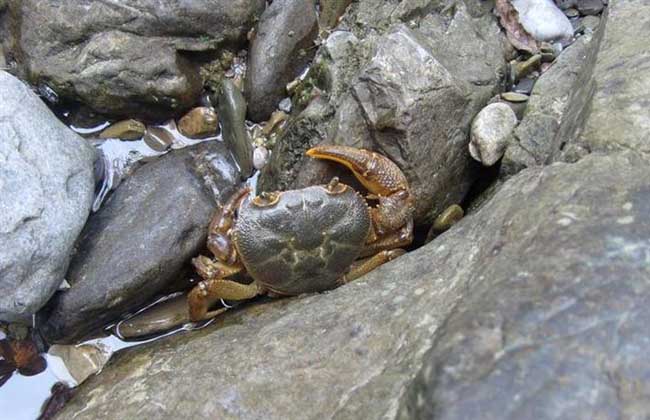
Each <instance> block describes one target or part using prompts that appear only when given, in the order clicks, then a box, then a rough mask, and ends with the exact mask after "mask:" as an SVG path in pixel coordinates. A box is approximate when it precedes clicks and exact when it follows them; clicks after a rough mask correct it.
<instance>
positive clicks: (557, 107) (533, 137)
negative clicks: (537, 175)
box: [501, 25, 604, 175]
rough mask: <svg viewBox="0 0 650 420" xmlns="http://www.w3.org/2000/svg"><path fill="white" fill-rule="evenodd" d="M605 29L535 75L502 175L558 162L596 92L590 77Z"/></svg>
mask: <svg viewBox="0 0 650 420" xmlns="http://www.w3.org/2000/svg"><path fill="white" fill-rule="evenodd" d="M603 27H604V25H603V26H601V27H600V29H598V30H597V31H596V32H594V33H593V34H585V35H584V36H581V37H579V38H578V39H577V40H576V42H574V43H573V44H572V45H570V46H569V47H568V48H566V49H565V50H564V51H563V52H562V54H560V56H559V57H558V58H557V60H556V61H555V63H554V64H553V66H551V68H549V69H548V70H547V71H546V72H544V73H543V74H542V75H541V76H540V77H539V79H537V81H536V82H535V86H534V87H533V91H532V93H531V96H530V98H529V101H528V106H527V107H526V112H525V114H524V118H523V119H522V121H521V122H520V123H519V125H518V126H517V128H515V130H514V132H513V135H512V137H511V139H510V141H509V144H508V147H507V149H506V152H505V155H504V157H503V161H502V166H501V172H502V174H504V175H511V174H514V173H517V172H518V171H520V170H521V169H523V168H526V167H530V166H535V165H543V164H545V163H549V162H553V161H556V160H561V157H560V154H561V153H563V150H564V149H565V146H566V145H567V143H573V141H574V139H575V138H576V137H577V136H578V135H579V134H580V130H581V129H582V127H583V125H584V123H585V119H586V117H587V115H588V112H589V106H590V103H591V98H592V96H593V93H594V88H595V82H594V79H593V77H592V76H593V71H594V70H593V69H594V63H595V61H596V56H597V54H598V47H599V45H600V40H601V39H602V35H603V29H602V28H603Z"/></svg>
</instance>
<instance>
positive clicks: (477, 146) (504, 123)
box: [469, 102, 517, 166]
mask: <svg viewBox="0 0 650 420" xmlns="http://www.w3.org/2000/svg"><path fill="white" fill-rule="evenodd" d="M516 125H517V116H516V115H515V112H514V111H513V110H512V108H510V107H509V106H508V105H506V104H504V103H501V102H497V103H493V104H490V105H488V106H486V107H485V108H483V109H482V110H481V112H479V113H478V114H477V115H476V118H474V121H472V130H471V132H470V143H469V152H470V154H471V155H472V157H473V158H474V159H475V160H476V161H478V162H481V163H482V164H483V165H484V166H492V165H494V164H495V163H496V162H497V161H498V160H499V159H501V156H503V152H504V151H505V148H506V146H507V143H508V137H509V136H510V133H512V130H513V129H514V128H515V126H516Z"/></svg>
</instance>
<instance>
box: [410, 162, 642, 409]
mask: <svg viewBox="0 0 650 420" xmlns="http://www.w3.org/2000/svg"><path fill="white" fill-rule="evenodd" d="M648 163H649V162H648V159H647V157H641V156H640V155H637V154H635V153H632V152H626V153H623V154H616V155H613V156H597V155H591V156H589V157H587V158H585V159H583V160H581V161H580V162H578V163H576V164H573V165H566V164H556V165H551V166H548V167H546V168H544V169H535V170H526V171H523V172H521V173H520V174H518V175H517V176H516V177H515V178H513V179H511V180H510V181H509V182H507V183H505V184H504V185H503V187H502V188H501V189H500V191H499V192H498V193H497V194H496V196H495V197H494V198H493V199H492V200H491V201H490V202H489V204H487V205H486V206H484V207H483V208H482V210H481V211H480V212H479V213H477V214H476V215H475V216H474V217H469V219H471V221H470V220H468V221H467V222H466V223H463V222H461V223H460V224H461V225H462V226H463V227H462V228H460V229H461V230H462V229H466V228H468V227H469V225H472V224H473V223H476V222H478V221H479V220H481V219H483V218H484V217H486V216H487V219H483V220H484V221H485V224H484V225H483V229H482V232H483V234H485V236H483V239H481V240H480V242H479V245H478V246H479V247H480V248H481V249H483V250H484V252H487V253H488V254H489V257H484V258H480V259H479V260H478V261H477V264H476V265H475V266H474V269H473V270H474V271H473V273H474V276H476V277H475V280H474V281H475V285H474V287H472V288H471V289H470V290H469V292H468V293H467V294H466V295H465V296H464V298H463V300H462V301H460V302H459V304H458V305H457V306H456V307H455V308H454V311H453V314H452V315H451V316H450V317H449V318H448V319H447V320H446V322H445V324H444V327H442V328H440V329H439V330H438V331H437V335H435V340H434V343H435V344H434V346H433V348H432V350H431V351H430V352H429V353H428V354H427V355H426V357H425V358H424V359H425V360H426V362H425V364H424V366H423V367H422V369H421V371H420V374H419V375H418V377H417V379H416V380H415V382H414V383H413V384H412V385H411V386H410V388H409V390H408V392H407V393H406V394H405V398H404V399H403V400H402V404H401V408H400V416H398V418H404V419H406V418H436V419H466V418H484V419H521V418H531V419H532V418H534V419H557V418H576V419H593V418H617V417H618V418H630V419H631V418H643V417H644V416H645V415H647V413H648V410H650V398H649V397H650V396H649V394H648V389H650V364H648V361H647V358H646V356H645V350H644V349H645V348H646V344H647V340H648V337H647V325H648V322H650V309H649V308H648V306H647V296H648V293H649V292H650V265H649V264H648V258H649V256H650V242H649V241H648V237H649V236H650V213H649V212H648V210H649V209H650V187H649V184H648V182H647V180H648V179H649V176H650V166H648ZM604 197H606V199H604ZM490 232H491V233H490ZM486 238H490V239H489V241H487V242H486V241H484V239H486ZM443 241H444V240H443ZM442 244H444V242H441V243H438V244H437V245H438V246H441V245H442Z"/></svg>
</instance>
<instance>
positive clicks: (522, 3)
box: [512, 0, 573, 41]
mask: <svg viewBox="0 0 650 420" xmlns="http://www.w3.org/2000/svg"><path fill="white" fill-rule="evenodd" d="M512 5H513V6H514V7H515V9H517V11H518V12H519V21H520V22H521V25H522V26H523V27H524V29H526V31H527V32H528V33H529V34H531V35H532V36H533V37H534V38H535V39H536V40H538V41H568V40H570V39H571V38H572V37H573V26H571V22H569V19H567V17H566V16H565V15H564V13H562V11H561V10H560V9H558V8H557V6H556V5H555V3H553V0H512Z"/></svg>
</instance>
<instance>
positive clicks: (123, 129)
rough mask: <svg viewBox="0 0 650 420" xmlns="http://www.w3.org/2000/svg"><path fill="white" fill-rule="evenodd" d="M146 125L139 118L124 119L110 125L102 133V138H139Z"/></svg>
mask: <svg viewBox="0 0 650 420" xmlns="http://www.w3.org/2000/svg"><path fill="white" fill-rule="evenodd" d="M144 132H145V126H144V124H142V123H141V122H140V121H137V120H122V121H118V122H116V123H114V124H111V125H109V126H108V127H107V128H105V129H104V130H103V131H102V132H101V133H99V138H102V139H120V140H138V139H140V138H142V136H143V135H144Z"/></svg>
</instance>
